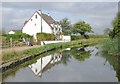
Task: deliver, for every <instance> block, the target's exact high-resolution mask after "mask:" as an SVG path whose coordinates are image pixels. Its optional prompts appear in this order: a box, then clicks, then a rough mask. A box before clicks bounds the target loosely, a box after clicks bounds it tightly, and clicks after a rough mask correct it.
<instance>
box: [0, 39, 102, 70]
mask: <svg viewBox="0 0 120 84" xmlns="http://www.w3.org/2000/svg"><path fill="white" fill-rule="evenodd" d="M103 41H104V39H103V38H102V39H85V40H79V41H71V42H66V43H57V44H48V45H45V46H41V47H39V48H32V49H28V50H24V51H18V52H15V51H14V52H6V53H2V56H3V63H2V65H1V69H2V70H3V71H5V70H7V69H9V68H12V67H15V66H17V65H19V64H22V63H24V62H26V61H28V60H31V59H33V58H35V57H37V56H40V55H41V54H44V53H47V52H49V51H52V50H56V49H58V48H66V47H68V46H74V45H80V47H83V46H85V45H92V44H98V43H101V42H103Z"/></svg>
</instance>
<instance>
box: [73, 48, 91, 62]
mask: <svg viewBox="0 0 120 84" xmlns="http://www.w3.org/2000/svg"><path fill="white" fill-rule="evenodd" d="M71 51H72V53H71V54H72V55H73V57H74V58H75V59H77V60H78V61H80V62H82V61H85V59H86V58H89V57H90V56H91V54H90V53H91V52H92V51H85V49H84V48H72V50H71Z"/></svg>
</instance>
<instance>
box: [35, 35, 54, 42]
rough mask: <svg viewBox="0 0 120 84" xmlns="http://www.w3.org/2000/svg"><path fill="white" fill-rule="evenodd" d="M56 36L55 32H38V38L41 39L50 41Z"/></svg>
mask: <svg viewBox="0 0 120 84" xmlns="http://www.w3.org/2000/svg"><path fill="white" fill-rule="evenodd" d="M54 39H55V36H54V34H49V33H37V40H38V41H39V42H40V41H50V40H54Z"/></svg>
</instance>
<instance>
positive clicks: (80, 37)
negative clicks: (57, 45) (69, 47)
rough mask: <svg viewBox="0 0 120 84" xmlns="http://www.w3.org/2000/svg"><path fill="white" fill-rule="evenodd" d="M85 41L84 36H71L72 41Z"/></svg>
mask: <svg viewBox="0 0 120 84" xmlns="http://www.w3.org/2000/svg"><path fill="white" fill-rule="evenodd" d="M81 39H84V36H76V35H71V40H81Z"/></svg>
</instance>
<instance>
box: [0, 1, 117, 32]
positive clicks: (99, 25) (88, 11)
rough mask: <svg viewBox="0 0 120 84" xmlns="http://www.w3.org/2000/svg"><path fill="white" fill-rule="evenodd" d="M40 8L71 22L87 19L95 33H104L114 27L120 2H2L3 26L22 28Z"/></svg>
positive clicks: (58, 18) (54, 17)
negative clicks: (113, 21)
mask: <svg viewBox="0 0 120 84" xmlns="http://www.w3.org/2000/svg"><path fill="white" fill-rule="evenodd" d="M39 9H40V10H42V12H43V13H44V14H47V13H50V15H51V16H52V17H53V19H55V20H57V21H60V20H61V19H63V18H65V17H67V18H68V19H69V20H70V21H71V24H74V23H76V22H78V21H85V22H86V23H88V24H90V25H91V27H92V30H93V31H94V34H104V29H105V28H111V29H112V24H111V23H112V20H114V18H115V17H116V14H117V12H118V2H2V28H3V29H4V30H5V31H6V32H8V31H10V30H13V29H18V30H21V29H22V27H23V25H24V22H25V21H26V20H28V19H29V18H30V17H31V16H32V14H33V13H34V12H35V11H38V10H39Z"/></svg>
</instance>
